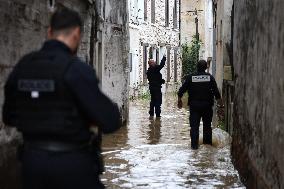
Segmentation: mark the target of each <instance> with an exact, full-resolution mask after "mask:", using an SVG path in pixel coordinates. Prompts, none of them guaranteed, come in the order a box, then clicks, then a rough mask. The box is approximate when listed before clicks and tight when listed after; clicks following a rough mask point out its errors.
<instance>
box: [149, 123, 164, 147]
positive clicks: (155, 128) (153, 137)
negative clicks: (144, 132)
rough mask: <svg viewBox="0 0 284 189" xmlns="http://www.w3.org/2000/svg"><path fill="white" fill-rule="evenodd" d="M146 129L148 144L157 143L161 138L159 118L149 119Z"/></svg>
mask: <svg viewBox="0 0 284 189" xmlns="http://www.w3.org/2000/svg"><path fill="white" fill-rule="evenodd" d="M150 121H151V123H150V124H149V131H148V144H158V143H159V141H160V138H161V124H162V120H161V119H151V120H150Z"/></svg>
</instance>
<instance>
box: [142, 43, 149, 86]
mask: <svg viewBox="0 0 284 189" xmlns="http://www.w3.org/2000/svg"><path fill="white" fill-rule="evenodd" d="M147 46H148V45H145V44H144V45H143V82H144V83H146V82H147V75H146V72H147V61H148V56H147Z"/></svg>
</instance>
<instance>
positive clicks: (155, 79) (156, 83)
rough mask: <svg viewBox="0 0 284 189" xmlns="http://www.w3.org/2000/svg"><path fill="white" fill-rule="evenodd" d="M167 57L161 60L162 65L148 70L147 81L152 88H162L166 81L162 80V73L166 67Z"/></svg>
mask: <svg viewBox="0 0 284 189" xmlns="http://www.w3.org/2000/svg"><path fill="white" fill-rule="evenodd" d="M165 63H166V57H164V58H163V59H162V60H161V63H160V65H156V66H153V67H149V68H148V70H147V79H148V81H149V87H150V88H161V86H162V84H164V83H165V80H163V78H162V74H161V73H160V71H161V69H162V68H163V67H164V66H165Z"/></svg>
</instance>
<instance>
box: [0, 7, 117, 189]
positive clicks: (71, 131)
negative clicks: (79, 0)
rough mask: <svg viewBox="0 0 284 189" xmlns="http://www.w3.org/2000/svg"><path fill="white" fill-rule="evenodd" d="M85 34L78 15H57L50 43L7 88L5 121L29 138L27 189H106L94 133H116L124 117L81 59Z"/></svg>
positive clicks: (21, 65) (24, 156)
mask: <svg viewBox="0 0 284 189" xmlns="http://www.w3.org/2000/svg"><path fill="white" fill-rule="evenodd" d="M81 32H82V21H81V18H80V17H79V15H78V13H76V12H74V11H72V10H70V9H67V8H64V9H61V10H58V11H56V12H55V13H54V14H53V16H52V18H51V21H50V27H49V29H48V39H49V40H48V41H46V42H45V43H44V45H43V47H42V48H41V49H40V50H39V51H36V52H33V53H30V54H28V55H26V56H24V57H23V58H22V59H21V60H20V61H19V62H18V64H17V65H16V66H15V68H14V70H13V71H12V73H11V74H10V76H9V78H8V81H7V83H6V85H5V102H4V107H3V121H4V123H5V124H7V125H10V126H14V127H16V128H17V129H18V130H19V131H20V132H21V133H22V134H23V140H24V144H23V148H22V153H21V158H20V159H21V162H22V168H23V170H22V171H23V185H24V188H25V189H42V188H44V189H57V188H58V189H59V188H60V189H63V188H68V189H78V188H84V189H94V188H104V186H103V184H102V183H101V182H100V180H99V174H100V165H99V162H98V160H97V159H98V158H96V157H94V154H95V153H93V152H92V151H91V150H89V147H90V146H89V145H90V143H92V142H90V139H91V138H92V137H93V135H92V133H91V132H90V127H91V125H94V124H95V125H97V126H99V130H101V131H102V132H103V133H111V132H114V131H115V130H117V129H118V128H119V127H120V113H119V110H118V107H117V106H116V105H115V104H114V103H112V102H111V100H110V99H109V98H107V97H106V96H105V95H104V94H103V93H102V92H101V91H100V89H99V87H98V80H97V78H96V74H95V71H94V70H93V69H92V68H91V67H90V66H88V65H87V64H86V63H84V62H82V61H81V60H79V59H78V58H77V57H76V51H77V49H78V46H79V43H80V39H81Z"/></svg>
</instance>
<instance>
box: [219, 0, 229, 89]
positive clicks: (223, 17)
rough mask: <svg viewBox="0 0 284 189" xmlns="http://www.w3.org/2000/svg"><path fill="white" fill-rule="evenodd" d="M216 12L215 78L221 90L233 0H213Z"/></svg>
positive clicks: (226, 63) (226, 57)
mask: <svg viewBox="0 0 284 189" xmlns="http://www.w3.org/2000/svg"><path fill="white" fill-rule="evenodd" d="M215 3H216V6H217V12H216V33H215V34H216V41H215V44H216V63H215V65H216V67H215V68H216V72H215V73H216V75H215V79H216V82H217V84H218V87H219V89H220V90H221V91H222V88H223V79H224V73H223V72H224V69H223V68H224V66H225V65H230V58H229V53H228V49H227V46H228V45H230V42H231V12H232V7H233V0H215Z"/></svg>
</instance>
